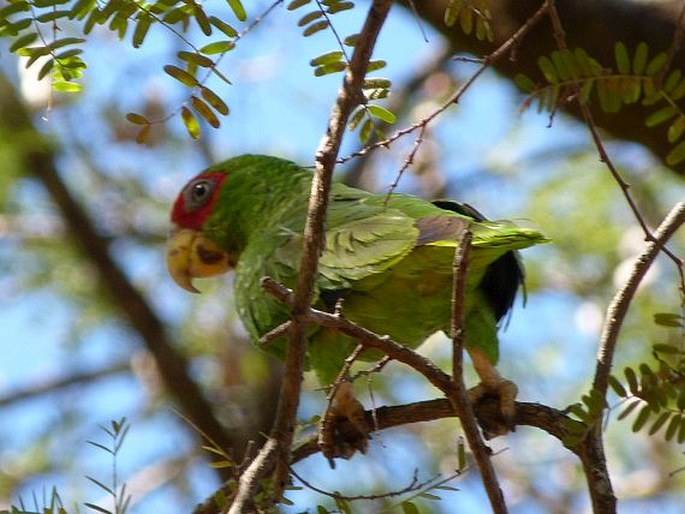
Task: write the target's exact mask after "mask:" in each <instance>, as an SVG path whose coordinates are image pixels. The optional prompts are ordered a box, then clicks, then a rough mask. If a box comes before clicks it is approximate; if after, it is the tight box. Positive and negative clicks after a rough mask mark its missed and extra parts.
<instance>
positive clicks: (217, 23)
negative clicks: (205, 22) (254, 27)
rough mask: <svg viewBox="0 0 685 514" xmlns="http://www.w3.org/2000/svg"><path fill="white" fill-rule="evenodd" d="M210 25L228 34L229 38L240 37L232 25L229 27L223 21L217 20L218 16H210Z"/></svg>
mask: <svg viewBox="0 0 685 514" xmlns="http://www.w3.org/2000/svg"><path fill="white" fill-rule="evenodd" d="M209 23H211V24H212V25H214V26H215V27H216V28H217V29H219V30H220V31H221V32H223V33H224V34H226V35H227V36H228V37H236V36H237V35H238V31H237V30H236V29H234V28H233V27H232V26H231V25H229V24H228V23H226V22H225V21H223V20H222V19H220V18H217V17H216V16H210V17H209Z"/></svg>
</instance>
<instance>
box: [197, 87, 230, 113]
mask: <svg viewBox="0 0 685 514" xmlns="http://www.w3.org/2000/svg"><path fill="white" fill-rule="evenodd" d="M200 93H201V94H202V98H204V99H205V100H206V101H207V103H208V104H209V105H211V106H212V107H213V108H214V110H216V112H218V113H219V114H223V115H224V116H227V115H228V112H229V111H228V105H226V102H224V101H223V100H222V99H221V98H220V97H219V95H217V94H216V93H215V92H214V91H212V90H211V89H209V88H208V87H204V86H203V87H201V88H200Z"/></svg>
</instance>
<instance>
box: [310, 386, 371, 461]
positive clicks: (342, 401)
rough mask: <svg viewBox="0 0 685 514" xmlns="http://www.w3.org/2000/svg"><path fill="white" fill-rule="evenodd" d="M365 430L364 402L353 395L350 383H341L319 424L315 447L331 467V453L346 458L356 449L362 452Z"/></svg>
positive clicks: (363, 449)
mask: <svg viewBox="0 0 685 514" xmlns="http://www.w3.org/2000/svg"><path fill="white" fill-rule="evenodd" d="M369 432H370V430H369V425H368V423H367V422H366V416H365V411H364V406H363V405H362V404H361V403H360V402H359V400H357V398H355V396H354V393H353V392H352V384H351V383H349V382H343V383H341V384H340V385H339V386H338V388H337V390H336V392H335V396H334V397H333V401H332V403H331V407H330V408H329V409H328V410H327V411H326V413H325V414H324V416H323V418H322V419H321V424H320V427H319V447H320V448H321V451H322V453H323V454H324V456H325V457H326V458H327V459H328V462H329V464H330V465H331V467H332V468H334V467H335V463H334V461H333V459H334V458H335V457H342V458H343V459H349V458H350V457H352V455H354V454H355V453H356V452H357V451H359V452H361V453H366V450H367V449H368V447H369Z"/></svg>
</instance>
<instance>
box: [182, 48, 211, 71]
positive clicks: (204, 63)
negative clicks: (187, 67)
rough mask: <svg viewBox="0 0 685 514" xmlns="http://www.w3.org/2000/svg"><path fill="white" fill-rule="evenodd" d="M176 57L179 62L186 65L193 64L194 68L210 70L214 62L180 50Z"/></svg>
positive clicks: (202, 56)
mask: <svg viewBox="0 0 685 514" xmlns="http://www.w3.org/2000/svg"><path fill="white" fill-rule="evenodd" d="M176 56H177V57H178V58H179V59H180V60H181V61H185V62H187V63H192V64H195V65H196V66H200V67H202V68H211V67H212V66H214V61H213V60H211V59H210V58H209V57H206V56H204V55H200V54H197V53H195V52H186V51H184V50H181V51H180V52H178V53H177V54H176Z"/></svg>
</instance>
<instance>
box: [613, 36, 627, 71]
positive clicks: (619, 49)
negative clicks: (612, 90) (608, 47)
mask: <svg viewBox="0 0 685 514" xmlns="http://www.w3.org/2000/svg"><path fill="white" fill-rule="evenodd" d="M614 57H615V58H616V66H617V67H618V72H619V73H622V74H623V75H628V74H630V57H629V56H628V49H627V48H626V45H624V44H623V42H622V41H617V42H616V44H615V45H614Z"/></svg>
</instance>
